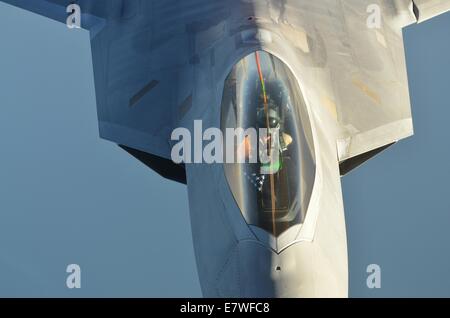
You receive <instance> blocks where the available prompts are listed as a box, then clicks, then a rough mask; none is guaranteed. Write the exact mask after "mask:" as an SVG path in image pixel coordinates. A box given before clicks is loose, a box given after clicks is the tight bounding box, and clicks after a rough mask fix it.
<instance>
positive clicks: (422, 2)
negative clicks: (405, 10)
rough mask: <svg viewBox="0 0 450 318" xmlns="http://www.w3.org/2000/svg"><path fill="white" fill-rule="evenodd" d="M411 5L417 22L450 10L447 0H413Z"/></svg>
mask: <svg viewBox="0 0 450 318" xmlns="http://www.w3.org/2000/svg"><path fill="white" fill-rule="evenodd" d="M413 5H414V13H415V15H416V17H417V21H418V22H423V21H426V20H428V19H431V18H434V17H435V16H438V15H440V14H442V13H445V12H448V11H450V1H449V0H413Z"/></svg>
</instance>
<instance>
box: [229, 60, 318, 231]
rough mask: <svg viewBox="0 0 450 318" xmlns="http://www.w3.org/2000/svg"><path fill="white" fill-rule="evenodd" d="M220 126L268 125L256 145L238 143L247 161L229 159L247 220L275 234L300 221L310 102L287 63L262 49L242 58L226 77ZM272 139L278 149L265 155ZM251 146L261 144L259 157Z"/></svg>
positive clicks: (311, 165) (308, 166)
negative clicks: (268, 157) (264, 159)
mask: <svg viewBox="0 0 450 318" xmlns="http://www.w3.org/2000/svg"><path fill="white" fill-rule="evenodd" d="M221 128H222V130H223V131H224V132H225V130H226V128H243V129H245V130H247V129H248V128H255V129H257V130H259V129H266V130H267V131H268V133H267V134H266V135H261V134H260V135H259V136H258V140H259V142H257V143H256V145H255V144H254V143H252V142H251V140H250V138H248V137H246V138H244V139H243V140H241V141H240V142H237V143H236V145H235V149H234V150H235V152H236V153H238V154H240V155H243V156H244V157H245V158H246V159H247V160H246V162H245V163H234V164H225V174H226V178H227V181H228V183H229V186H230V189H231V191H232V193H233V196H234V198H235V200H236V202H237V204H238V206H239V208H240V209H241V212H242V214H243V216H244V218H245V220H246V221H247V223H248V224H251V225H254V226H257V227H260V228H262V229H264V230H266V231H267V232H269V233H271V234H273V235H274V236H278V235H280V234H281V233H283V232H284V231H286V230H287V229H288V228H290V227H291V226H293V225H296V224H302V223H303V221H304V219H305V216H306V210H307V207H308V203H309V198H310V196H311V191H312V187H313V184H314V175H315V160H314V151H313V142H312V136H311V128H310V123H309V119H308V114H307V111H306V106H305V103H304V100H303V97H302V95H301V92H300V88H299V85H298V83H297V81H296V79H295V77H294V75H293V74H292V72H291V71H290V70H289V68H288V67H287V66H286V65H285V64H284V63H283V62H282V61H280V60H279V59H278V58H276V57H274V56H273V55H271V54H269V53H267V52H263V51H259V52H255V53H253V54H250V55H249V56H247V57H245V58H243V59H242V60H241V61H239V62H238V63H237V64H236V65H235V66H234V67H233V69H232V71H231V73H230V74H229V75H228V77H227V79H226V81H225V86H224V92H223V99H222V123H221ZM267 144H268V145H267ZM273 144H276V145H277V147H276V149H277V150H276V151H277V155H276V156H272V160H270V161H268V162H267V161H262V160H261V158H262V157H263V156H262V155H263V153H262V152H264V151H265V150H266V149H271V146H272V147H273ZM264 146H266V147H264ZM252 147H257V148H258V149H257V151H256V153H258V160H256V161H255V160H251V159H252V158H250V156H251V155H252V154H254V153H255V151H253V150H255V149H252ZM253 159H254V158H253ZM250 162H254V163H250Z"/></svg>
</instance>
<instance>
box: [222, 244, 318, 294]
mask: <svg viewBox="0 0 450 318" xmlns="http://www.w3.org/2000/svg"><path fill="white" fill-rule="evenodd" d="M288 249H289V248H288ZM286 252H287V250H286ZM291 256H292V255H291ZM312 266H313V263H312V249H311V244H309V243H304V244H302V246H300V245H299V248H297V249H296V250H295V257H284V255H283V253H282V254H277V253H275V252H274V251H273V250H271V249H269V248H268V247H266V246H264V245H262V244H260V243H258V242H251V241H248V242H240V243H239V244H238V245H237V246H236V248H235V250H234V252H233V253H232V255H231V256H230V257H229V259H228V261H227V262H226V265H225V267H224V269H223V271H222V272H221V274H220V277H219V282H218V284H219V286H218V291H219V294H220V296H222V297H229V296H231V295H234V296H236V295H240V297H251V298H272V297H313V296H314V288H313V283H314V278H313V277H314V275H312V274H313V272H312V271H311V270H312Z"/></svg>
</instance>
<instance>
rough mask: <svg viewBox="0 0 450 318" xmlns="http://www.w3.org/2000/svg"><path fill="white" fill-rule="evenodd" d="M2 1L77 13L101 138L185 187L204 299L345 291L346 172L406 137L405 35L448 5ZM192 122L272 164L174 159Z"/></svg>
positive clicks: (445, 0)
mask: <svg viewBox="0 0 450 318" xmlns="http://www.w3.org/2000/svg"><path fill="white" fill-rule="evenodd" d="M3 2H6V3H8V4H10V5H14V6H17V7H20V8H22V9H25V10H29V11H32V12H34V13H36V14H40V15H43V16H45V17H48V18H51V19H54V20H56V21H60V22H61V23H65V24H66V23H68V22H69V20H70V22H73V21H74V20H73V19H76V16H75V17H74V18H73V19H72V17H71V14H75V13H76V12H75V11H76V10H77V8H79V9H80V12H79V14H80V15H79V18H80V19H79V20H80V21H79V22H80V25H79V26H80V27H81V28H84V29H86V30H88V31H89V33H90V41H91V50H92V65H93V70H94V74H93V76H94V79H95V90H96V98H97V108H98V123H99V130H100V137H101V138H104V139H106V140H109V141H111V142H114V143H116V144H117V145H119V146H120V147H122V148H123V149H124V150H126V151H127V152H129V153H130V154H131V155H132V156H134V157H136V158H137V159H139V160H140V161H142V162H143V163H144V164H146V165H147V166H148V167H150V168H151V169H153V170H155V171H156V172H158V173H159V174H161V175H162V176H163V177H165V178H168V179H171V180H174V181H177V182H181V183H184V184H186V185H187V190H188V194H189V207H190V216H191V226H192V236H193V242H194V250H195V257H196V262H197V267H198V273H199V279H200V283H201V287H202V291H203V295H204V296H206V297H347V296H348V264H347V239H346V228H345V219H344V207H343V199H342V190H341V177H342V176H344V175H345V174H347V173H348V172H350V171H351V170H353V169H355V168H356V167H358V166H359V165H360V164H362V163H363V162H365V161H367V160H369V159H370V158H372V157H373V156H375V155H376V154H378V153H380V152H382V151H383V150H385V149H386V148H387V147H389V146H391V145H393V144H395V143H396V142H398V141H400V140H402V139H404V138H407V137H409V136H411V135H413V122H412V117H411V107H410V99H409V91H408V77H407V70H406V63H405V54H404V45H403V37H402V29H403V28H404V27H406V26H408V25H411V24H415V23H420V22H423V21H425V20H427V19H430V18H432V17H434V16H437V15H439V14H441V13H445V12H447V11H448V10H450V0H314V1H313V0H78V1H70V0H3ZM70 5H71V6H70ZM74 5H75V6H74ZM72 26H73V25H72ZM68 32H69V31H68ZM430 49H432V48H430ZM198 121H201V123H202V125H203V128H216V129H219V130H220V131H225V130H226V129H227V128H243V129H248V128H250V127H256V128H266V129H268V130H269V131H272V130H273V129H276V130H277V131H278V135H277V137H274V136H272V135H270V134H269V135H268V136H266V137H265V139H264V138H263V139H264V140H263V141H265V142H270V143H271V144H272V143H274V144H275V143H276V144H278V145H279V151H278V152H277V154H278V156H277V160H271V161H270V162H268V163H262V162H259V161H256V162H253V163H249V162H247V161H244V162H238V163H232V162H231V163H230V162H224V163H218V162H213V163H206V162H201V163H199V162H188V161H185V162H176V161H174V160H173V149H174V147H175V146H176V145H177V144H178V141H177V140H176V138H175V139H174V138H173V132H174V131H175V130H176V129H177V128H184V129H186V130H187V131H189V132H192V133H193V134H195V130H196V123H198ZM241 141H242V143H241V144H239V143H237V145H236V151H237V152H239V151H241V152H243V156H244V157H250V154H251V152H252V151H254V148H255V146H253V147H252V146H251V145H250V143H248V144H247V141H246V139H243V140H241ZM256 148H258V146H256ZM194 152H196V150H194ZM256 153H258V150H256ZM167 226H170V225H167ZM180 266H182V264H180Z"/></svg>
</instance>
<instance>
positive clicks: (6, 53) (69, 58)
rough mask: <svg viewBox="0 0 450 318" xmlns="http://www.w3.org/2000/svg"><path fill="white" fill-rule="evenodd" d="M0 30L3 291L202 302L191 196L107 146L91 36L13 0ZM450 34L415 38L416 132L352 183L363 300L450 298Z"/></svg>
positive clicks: (355, 255) (349, 201) (433, 30)
mask: <svg viewBox="0 0 450 318" xmlns="http://www.w3.org/2000/svg"><path fill="white" fill-rule="evenodd" d="M0 25H1V28H0V40H1V41H2V43H3V45H2V47H1V49H0V149H1V150H0V162H1V165H0V296H44V297H46V296H63V297H81V296H87V297H89V296H126V297H128V296H137V297H169V296H175V297H182V296H186V297H199V296H201V292H200V286H199V283H198V279H197V273H196V268H195V259H194V255H193V248H192V239H191V232H190V223H189V211H188V202H187V193H186V188H185V187H184V186H181V185H178V184H176V183H172V182H169V181H166V180H164V179H162V178H160V177H159V176H158V175H156V174H155V173H154V172H152V171H151V170H149V169H148V168H146V167H144V166H143V165H142V164H140V163H138V162H137V161H135V160H134V159H133V158H132V157H131V156H129V155H128V154H126V153H125V152H124V151H122V150H121V149H119V148H118V147H117V146H115V145H113V144H111V143H109V142H107V141H103V140H100V139H99V138H98V126H97V117H96V107H95V96H94V90H93V81H92V77H91V74H92V70H91V65H90V50H89V46H88V45H87V42H86V41H85V39H86V34H85V33H84V31H81V30H73V31H70V32H71V33H70V35H69V36H68V35H67V32H68V30H67V28H66V27H64V26H61V25H58V24H57V23H55V22H53V21H49V20H47V19H44V18H41V17H38V16H35V15H33V14H30V13H27V12H23V11H20V10H17V9H14V8H10V7H6V6H5V5H3V4H2V3H0ZM449 30H450V14H447V15H445V16H441V17H439V18H437V19H434V20H432V21H429V22H427V23H424V24H422V25H416V26H411V27H409V28H407V29H406V30H405V42H406V53H407V60H408V67H409V68H408V72H409V75H410V89H411V99H412V104H413V105H412V107H413V114H414V124H415V131H416V135H415V136H414V137H413V138H410V139H408V140H406V141H402V142H401V143H399V144H398V145H396V146H394V147H392V148H390V149H389V150H387V151H386V152H385V153H383V154H381V155H380V156H378V157H377V158H375V159H373V160H372V161H370V162H369V163H368V164H366V165H364V166H363V167H361V168H360V169H358V170H357V171H355V172H353V173H351V174H350V175H349V176H348V177H346V178H344V179H343V188H344V200H345V208H346V221H347V231H348V240H349V242H348V245H349V269H350V295H351V296H355V297H373V296H388V297H391V296H450V272H449V271H448V269H449V268H450V253H449V252H448V245H449V243H450V231H449V227H450V204H449V200H448V197H450V188H449V186H448V180H450V168H449V166H448V162H449V161H450V147H449V142H448V138H449V136H450V128H448V127H449V125H448V119H449V118H450V102H449V100H450V99H449V97H450V59H449V57H450V38H449V36H448V34H449ZM6 44H7V45H6ZM74 48H76V49H74ZM44 79H45V80H44ZM71 263H76V264H79V265H80V266H81V269H82V288H81V289H79V290H68V289H67V287H66V285H65V281H66V276H67V274H66V272H65V269H66V266H67V265H68V264H71ZM372 263H376V264H379V265H380V266H381V268H382V288H381V289H379V290H369V289H367V287H366V284H365V281H366V276H367V274H366V272H365V270H366V267H367V265H369V264H372Z"/></svg>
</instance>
